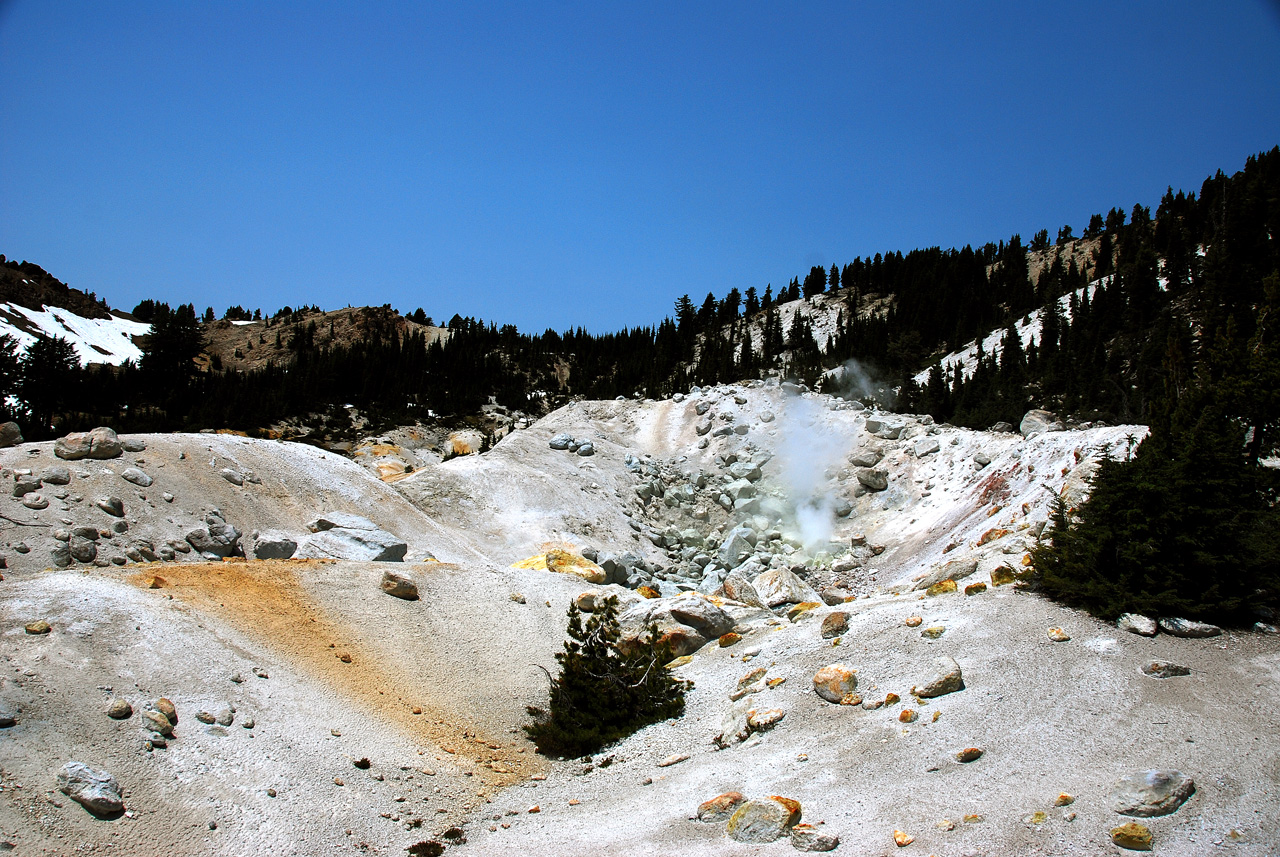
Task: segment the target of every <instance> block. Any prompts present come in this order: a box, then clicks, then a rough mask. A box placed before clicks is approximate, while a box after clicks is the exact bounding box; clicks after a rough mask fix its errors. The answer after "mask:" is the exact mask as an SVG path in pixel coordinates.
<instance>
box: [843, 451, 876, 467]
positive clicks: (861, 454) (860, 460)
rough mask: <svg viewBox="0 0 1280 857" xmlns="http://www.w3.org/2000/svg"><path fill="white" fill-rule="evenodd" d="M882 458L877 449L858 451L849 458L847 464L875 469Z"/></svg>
mask: <svg viewBox="0 0 1280 857" xmlns="http://www.w3.org/2000/svg"><path fill="white" fill-rule="evenodd" d="M883 457H884V456H883V455H882V454H881V453H880V451H879V450H877V449H860V450H858V451H857V452H855V453H854V454H853V455H851V456H849V463H850V464H852V465H853V466H854V467H875V466H876V465H877V464H879V463H880V459H881V458H883Z"/></svg>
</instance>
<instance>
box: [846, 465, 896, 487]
mask: <svg viewBox="0 0 1280 857" xmlns="http://www.w3.org/2000/svg"><path fill="white" fill-rule="evenodd" d="M854 475H855V476H857V477H858V481H859V482H860V483H862V485H863V486H865V487H866V489H867V490H868V491H883V490H885V489H886V488H888V487H889V473H888V471H885V470H873V469H872V468H870V467H859V468H858V469H857V470H855V471H854Z"/></svg>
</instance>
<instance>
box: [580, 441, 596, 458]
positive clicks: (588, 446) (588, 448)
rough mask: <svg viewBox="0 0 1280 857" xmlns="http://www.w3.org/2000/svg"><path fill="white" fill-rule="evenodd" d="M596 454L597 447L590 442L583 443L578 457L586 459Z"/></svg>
mask: <svg viewBox="0 0 1280 857" xmlns="http://www.w3.org/2000/svg"><path fill="white" fill-rule="evenodd" d="M595 454H596V445H595V444H594V443H592V442H591V441H589V440H587V441H583V442H582V444H581V445H580V446H579V447H578V455H581V456H583V457H586V456H588V455H595Z"/></svg>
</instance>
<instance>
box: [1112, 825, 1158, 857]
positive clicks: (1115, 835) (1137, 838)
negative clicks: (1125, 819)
mask: <svg viewBox="0 0 1280 857" xmlns="http://www.w3.org/2000/svg"><path fill="white" fill-rule="evenodd" d="M1111 841H1112V842H1113V843H1115V844H1116V845H1119V846H1120V847H1121V848H1127V849H1129V850H1130V851H1150V850H1151V841H1152V839H1151V830H1150V829H1149V828H1148V827H1147V826H1146V825H1145V824H1138V823H1137V822H1135V821H1130V822H1129V823H1128V824H1122V825H1120V826H1119V827H1113V828H1111Z"/></svg>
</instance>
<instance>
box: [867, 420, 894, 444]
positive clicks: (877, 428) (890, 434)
mask: <svg viewBox="0 0 1280 857" xmlns="http://www.w3.org/2000/svg"><path fill="white" fill-rule="evenodd" d="M902 428H903V426H902V423H899V422H891V421H889V420H887V419H885V418H884V417H867V422H866V429H867V431H868V432H870V433H871V434H873V435H875V436H876V437H879V438H884V439H885V440H897V439H898V438H899V437H900V436H901V435H902Z"/></svg>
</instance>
